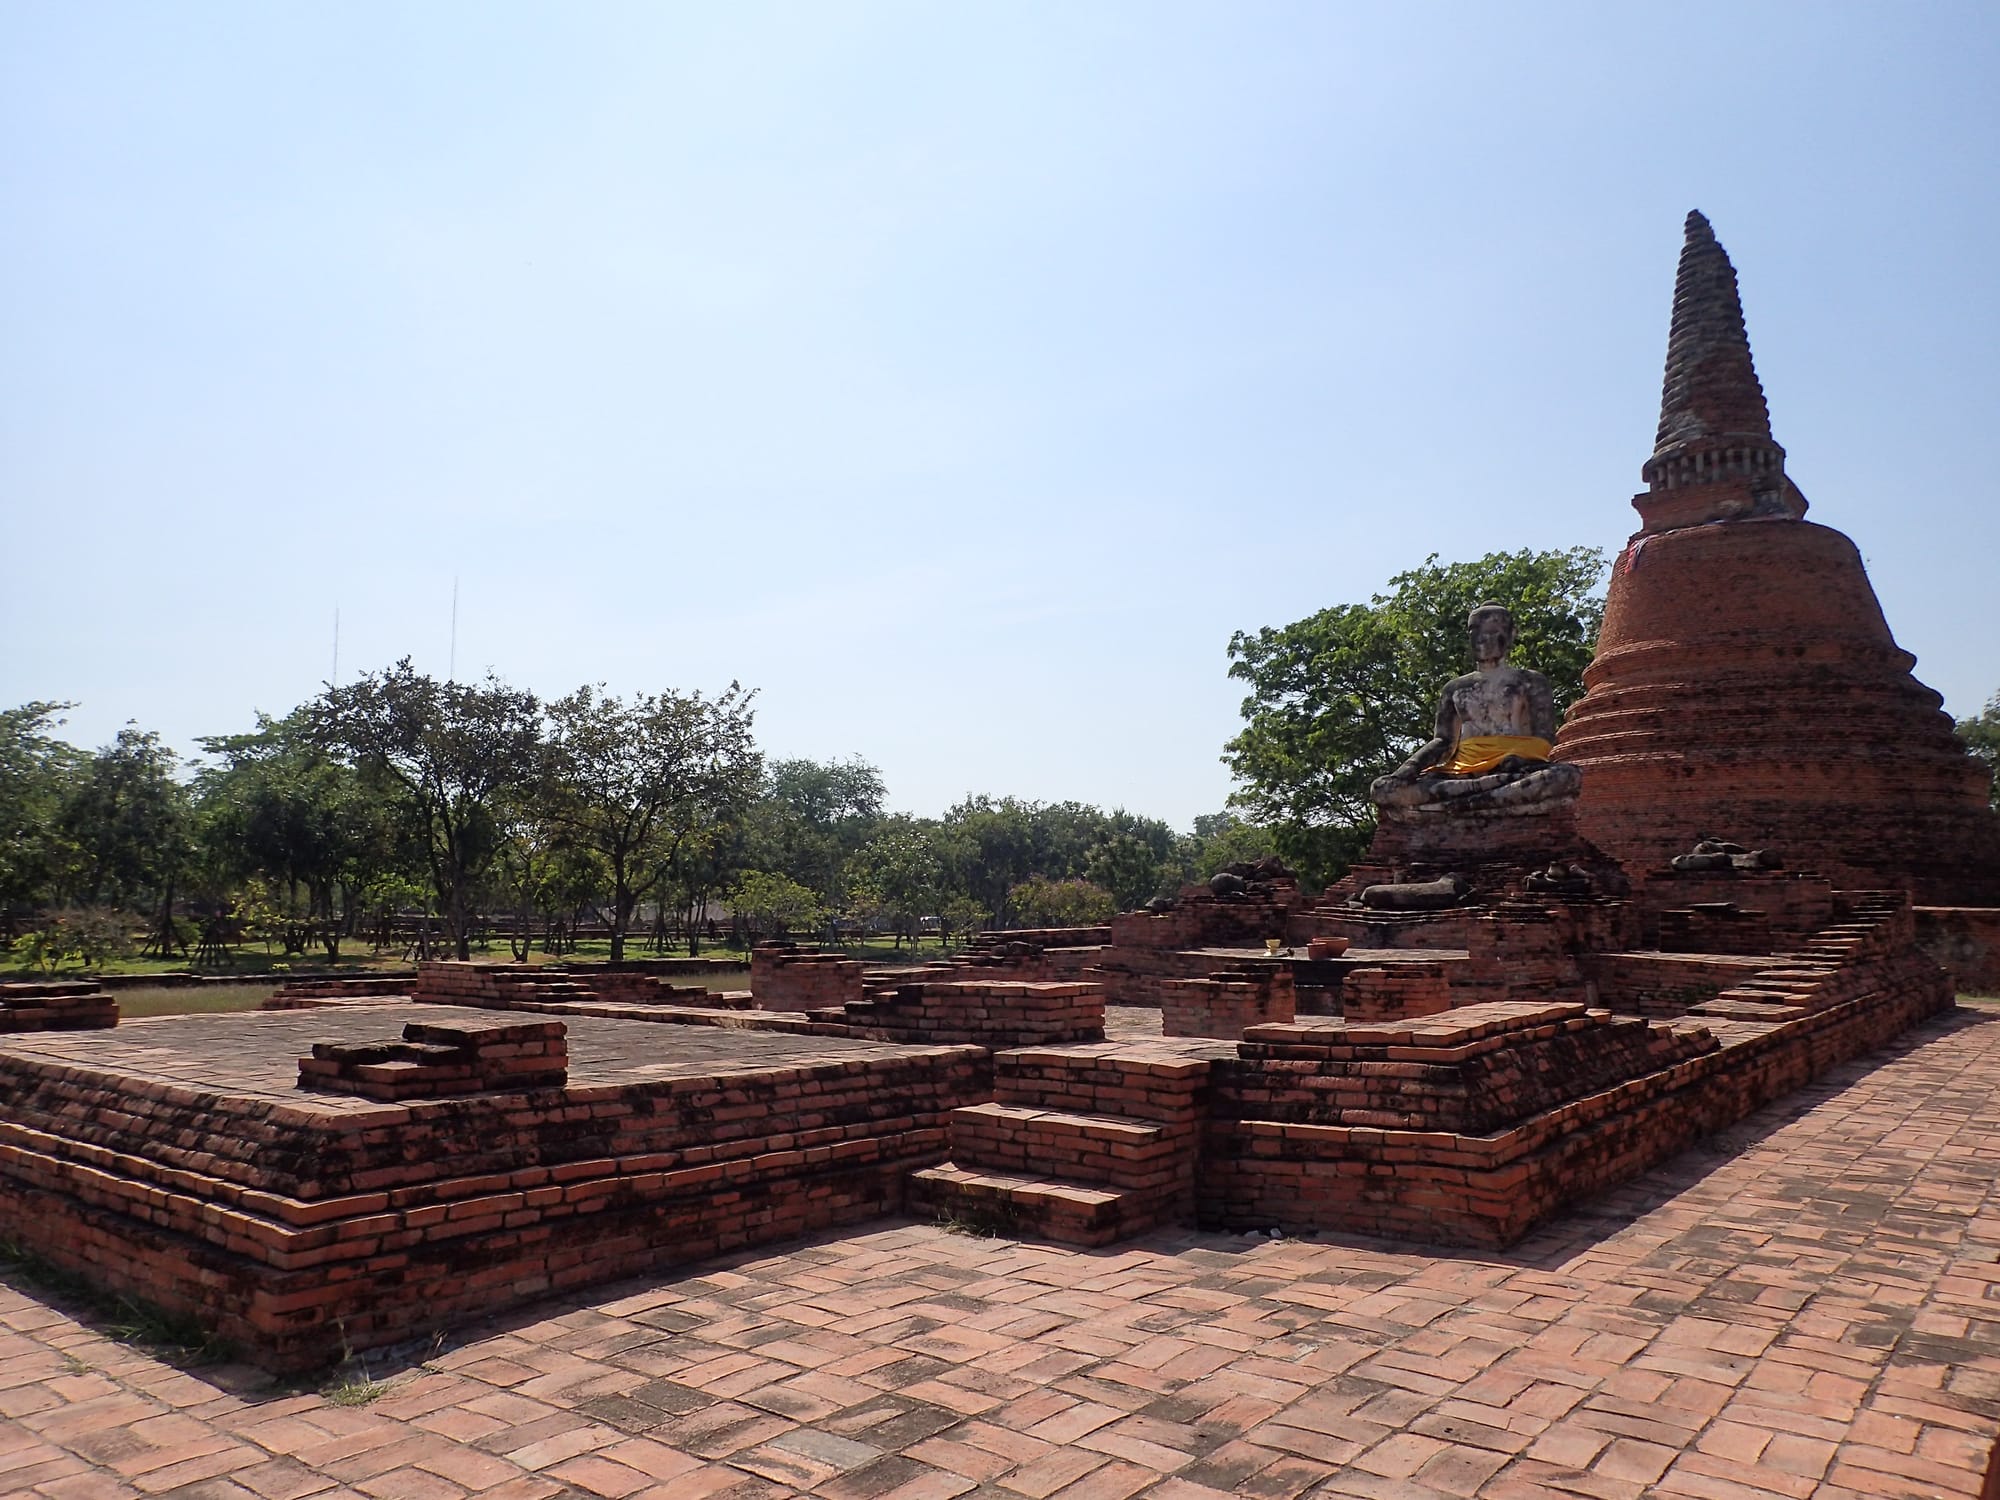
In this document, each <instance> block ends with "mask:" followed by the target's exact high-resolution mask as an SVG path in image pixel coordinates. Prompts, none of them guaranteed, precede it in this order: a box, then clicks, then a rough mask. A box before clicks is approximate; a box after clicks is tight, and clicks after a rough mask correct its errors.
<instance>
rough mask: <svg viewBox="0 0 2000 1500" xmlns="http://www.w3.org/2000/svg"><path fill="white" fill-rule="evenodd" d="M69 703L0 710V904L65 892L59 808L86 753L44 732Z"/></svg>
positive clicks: (44, 899) (41, 900)
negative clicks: (63, 888) (63, 889)
mask: <svg viewBox="0 0 2000 1500" xmlns="http://www.w3.org/2000/svg"><path fill="white" fill-rule="evenodd" d="M71 707H74V705H73V704H68V703H24V704H22V705H21V706H20V707H19V708H10V709H6V710H0V909H8V908H17V907H28V906H37V905H45V904H50V903H53V902H55V901H57V900H58V899H60V897H61V895H62V894H63V892H62V890H61V885H62V881H63V876H64V874H65V871H66V869H67V868H68V866H69V863H70V860H69V849H68V846H67V844H66V841H65V840H64V838H63V836H62V830H61V815H62V808H63V803H64V802H65V801H66V800H67V799H68V797H69V795H70V792H71V790H72V789H73V788H74V786H75V784H76V782H77V781H78V779H79V778H80V777H81V775H82V773H83V769H84V767H85V766H86V765H87V764H88V763H89V760H90V757H89V756H88V755H86V754H85V753H84V752H83V751H81V750H79V749H77V748H76V746H74V745H71V744H67V743H65V742H64V741H62V740H59V739H57V738H55V736H53V735H52V734H50V733H48V731H49V730H50V729H51V728H53V727H54V726H55V725H57V724H60V723H61V722H62V721H61V719H59V718H57V717H56V716H57V715H58V714H60V713H62V711H63V710H64V709H67V708H71Z"/></svg>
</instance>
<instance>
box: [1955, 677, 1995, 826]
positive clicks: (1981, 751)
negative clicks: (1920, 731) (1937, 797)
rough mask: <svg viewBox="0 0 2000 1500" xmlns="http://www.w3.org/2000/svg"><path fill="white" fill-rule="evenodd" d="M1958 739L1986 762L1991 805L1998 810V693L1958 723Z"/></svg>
mask: <svg viewBox="0 0 2000 1500" xmlns="http://www.w3.org/2000/svg"><path fill="white" fill-rule="evenodd" d="M1958 737H1959V738H1960V739H1962V740H1964V741H1965V748H1966V749H1968V750H1970V751H1971V752H1972V753H1973V754H1974V755H1975V756H1977V757H1978V758H1979V759H1980V760H1983V761H1985V762H1986V769H1987V771H1988V772H1989V773H1990V774H1991V776H1992V791H1991V793H1990V796H1991V800H1992V803H1993V805H1994V806H1995V807H1996V808H2000V693H1995V694H1994V695H1993V696H1992V697H1991V698H1988V699H1987V700H1986V707H1985V708H1984V709H1983V710H1981V711H1980V713H1979V714H1978V715H1977V716H1976V717H1974V718H1970V719H1960V720H1959V721H1958Z"/></svg>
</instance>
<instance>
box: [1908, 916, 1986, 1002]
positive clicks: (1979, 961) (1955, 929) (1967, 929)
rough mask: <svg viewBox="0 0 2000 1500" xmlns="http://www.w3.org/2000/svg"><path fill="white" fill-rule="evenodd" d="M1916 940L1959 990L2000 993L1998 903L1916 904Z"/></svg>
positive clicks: (1972, 992)
mask: <svg viewBox="0 0 2000 1500" xmlns="http://www.w3.org/2000/svg"><path fill="white" fill-rule="evenodd" d="M1916 923H1917V942H1918V944H1919V945H1920V946H1921V947H1922V948H1923V950H1924V951H1925V952H1926V953H1928V954H1929V955H1930V956H1931V957H1932V958H1934V959H1936V960H1937V961H1938V962H1939V963H1941V964H1943V965H1944V966H1945V967H1946V968H1947V969H1949V970H1951V975H1952V980H1953V982H1954V983H1956V984H1957V985H1958V987H1959V989H1960V990H1961V991H1964V992H1966V993H1968V994H1974V995H2000V906H1919V907H1917V908H1916Z"/></svg>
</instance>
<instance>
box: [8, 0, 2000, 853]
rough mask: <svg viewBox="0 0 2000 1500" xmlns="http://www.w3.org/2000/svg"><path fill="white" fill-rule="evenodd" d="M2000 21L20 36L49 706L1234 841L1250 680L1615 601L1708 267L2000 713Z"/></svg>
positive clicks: (17, 200)
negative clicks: (1505, 565)
mask: <svg viewBox="0 0 2000 1500" xmlns="http://www.w3.org/2000/svg"><path fill="white" fill-rule="evenodd" d="M1996 76H2000V11H1996V10H1995V9H1994V8H1993V7H1991V6H1990V5H1980V4H1949V3H1941V4H1927V5H1923V6H1916V5H1902V4H1883V5H1872V6H1856V5H1842V4H1835V3H1812V4H1754V3H1753V4H1729V5H1714V6H1704V5H1699V4H1696V5H1676V6H1671V7H1669V6H1648V7H1634V6H1605V5H1596V4H1592V5H1552V4H1544V5H1527V4H1523V5H1509V6H1501V5H1491V4H1467V5H1451V4H1437V5H1383V6H1360V5H1336V4H1332V3H1325V4H1321V3H1313V4H1306V3H1299V4H1291V5H1269V4H1254V3H1249V4H1245V3H1231V4H1227V5H1223V4H1213V5H1203V6H1193V5H1171V4H1162V3H1154V0H1148V3H1138V4H1116V3H1093V4H1087V5H1075V4H1047V5H1040V4H1026V3H1008V4H990V5H978V4H970V3H963V4H961V3H952V4H944V3H933V4H924V5H899V4H890V5H859V4H854V5H848V4H834V3H827V4H793V5H759V4H733V5H727V6H725V5H706V6H668V5H659V4H643V5H615V4H608V3H607V4H594V5H591V6H587V7H572V6H555V5H543V6H522V5H504V4H476V5H475V4H466V5H447V4H425V5H412V6H409V7H389V6H381V5H368V4H357V5H341V6H305V5H282V6H280V5H268V4H255V5H221V4H181V5H173V6H143V5H137V4H133V5H96V4H54V3H47V4H25V3H19V0H15V3H10V4H6V5H4V6H0V214H4V226H5V232H4V233H0V512H4V517H5V532H4V536H5V539H6V540H5V546H6V550H7V562H8V567H7V570H6V580H5V584H4V589H0V700H4V701H5V702H7V703H15V702H20V701H23V700H26V699H30V698H62V699H73V700H76V701H77V703H78V707H77V708H76V709H75V710H74V711H73V712H72V713H71V715H70V716H69V724H68V728H67V730H66V732H67V733H69V734H70V735H71V737H72V738H74V739H76V740H77V741H78V742H80V743H84V744H90V745H94V744H97V743H101V742H103V741H105V740H108V739H109V738H110V737H111V736H112V735H113V734H114V733H115V732H116V730H117V728H118V726H119V725H120V724H122V723H123V722H125V721H126V720H127V719H132V720H136V721H137V722H138V723H139V724H141V725H142V726H145V727H148V728H154V729H158V730H159V731H161V733H162V734H163V735H165V737H166V738H167V739H168V740H169V741H170V742H172V743H174V744H176V745H178V746H180V747H181V748H183V749H188V750H191V749H192V748H193V743H194V740H195V737H196V736H198V735H203V734H215V733H225V732H231V731H235V730H238V729H241V728H246V727H248V726H249V724H250V722H251V718H252V714H253V712H254V711H255V710H258V709H263V710H266V711H271V712H282V711H284V710H286V709H288V708H290V707H291V706H292V705H294V704H296V703H298V702H300V701H302V700H303V699H304V698H306V697H308V696H310V695H311V694H312V693H313V692H314V691H315V690H316V689H317V687H318V685H319V684H320V682H321V681H322V680H323V679H324V678H325V677H326V676H327V674H328V672H329V671H330V670H331V667H332V646H333V621H334V614H335V610H336V609H338V611H339V614H340V620H341V637H340V666H341V669H342V672H343V675H346V674H349V673H351V672H353V671H355V670H358V669H362V668H369V667H378V666H384V665H387V664H389V663H390V662H392V661H393V660H394V659H395V658H397V657H399V656H401V655H404V654H406V653H407V654H409V655H411V656H413V657H414V658H415V659H416V662H417V664H418V665H419V667H421V668H425V669H429V670H432V671H435V672H438V673H442V672H443V671H444V670H445V668H446V665H447V657H448V655H449V652H450V645H451V596H452V583H453V579H454V577H456V578H457V579H458V588H459V610H458V637H457V642H458V644H457V667H458V671H459V673H460V675H470V674H475V673H477V672H479V671H481V670H483V669H485V668H487V667H491V668H492V669H494V670H495V671H497V672H498V673H500V675H502V676H503V677H505V678H507V679H508V680H510V681H512V682H515V683H518V684H521V685H524V686H528V687H532V688H535V689H537V690H539V691H543V692H546V693H551V694H553V693H560V692H563V691H566V690H568V689H569V688H571V687H573V686H575V685H577V684H578V683H581V682H584V681H602V682H604V683H606V684H608V685H609V686H610V687H611V688H612V689H613V690H614V691H623V692H629V691H635V690H651V689H658V688H665V687H676V688H681V689H691V688H703V689H714V688H718V687H721V686H724V685H726V684H727V683H728V682H729V681H730V680H731V679H732V678H736V679H740V680H741V681H743V682H744V683H745V684H746V685H750V686H754V687H756V688H758V689H759V690H760V698H759V704H760V714H759V729H760V739H761V741H762V743H763V745H764V747H765V748H766V750H767V751H769V752H770V753H773V754H779V755H810V756H814V757H822V758H823V757H828V756H844V755H848V754H859V755H862V756H865V757H867V758H868V759H869V760H872V761H874V762H875V763H876V764H878V765H879V766H881V767H882V769H883V772H884V774H885V776H886V778H887V781H888V784H889V789H890V794H891V801H892V803H893V804H894V805H895V806H898V807H901V808H905V809H909V810H912V811H917V812H926V813H934V812H938V811H941V810H942V809H943V808H944V807H945V806H946V805H948V804H949V803H950V802H952V801H954V800H956V799H957V798H958V797H959V796H961V795H962V794H964V793H966V792H968V791H983V792H990V793H994V794H1004V793H1012V794H1016V795H1021V796H1028V797H1037V798H1044V799H1055V798H1069V797H1073V798H1077V799H1080V800H1085V801H1091V802H1098V803H1102V804H1105V805H1114V804H1122V805H1125V806H1128V807H1131V808H1133V809H1135V810H1139V811H1144V812H1147V813H1151V814H1154V815H1156V816H1162V817H1166V818H1168V819H1169V820H1170V821H1173V822H1175V823H1176V824H1181V825H1185V824H1186V823H1187V822H1188V821H1189V820H1190V819H1192V818H1193V817H1194V816H1195V815H1196V814H1198V813H1202V812H1206V811H1211V810H1214V809H1216V808H1218V807H1220V806H1221V804H1222V802H1223V799H1224V798H1225V796H1226V795H1227V793H1228V791H1229V780H1228V776H1227V772H1226V771H1225V770H1224V769H1223V767H1222V766H1221V765H1220V764H1219V762H1218V759H1217V756H1218V754H1219V751H1220V747H1221V745H1222V742H1223V741H1224V740H1225V739H1226V738H1227V737H1228V736H1229V735H1230V734H1231V733H1233V732H1234V729H1235V727H1236V725H1237V722H1238V720H1237V704H1238V702H1239V699H1240V697H1241V693H1240V690H1239V689H1238V688H1237V686H1236V685H1235V684H1232V683H1230V682H1229V681H1228V679H1227V678H1226V676H1225V675H1224V674H1225V670H1226V666H1227V661H1226V657H1225V647H1226V644H1227V642H1228V639H1229V636H1230V634H1231V632H1232V631H1234V630H1237V629H1254V628H1255V627H1258V626H1261V625H1266V624H1281V623H1284V622H1286V621H1289V620H1293V619H1297V618H1300V617H1301V616H1304V615H1306V614H1309V613H1311V612H1312V611H1313V610H1316V609H1318V608H1321V607H1323V606H1325V605H1328V604H1333V603H1341V602H1347V601H1354V600H1360V599H1364V598H1366V597H1367V596H1368V595H1369V594H1371V593H1372V592H1374V591H1376V590H1377V589H1379V588H1380V587H1381V586H1382V585H1383V584H1384V583H1385V581H1386V580H1387V579H1388V578H1389V577H1390V576H1391V575H1392V574H1394V573H1396V572H1398V571H1400V570H1402V569H1404V568H1407V567H1410V566H1413V565H1415V564H1417V563H1420V562H1421V561H1422V560H1423V559H1424V557H1425V556H1426V555H1427V554H1429V553H1432V552H1436V553H1439V554H1441V555H1442V556H1443V558H1445V559H1446V560H1448V561H1449V560H1458V559H1462V558H1471V557H1476V556H1479V555H1480V554H1482V553H1485V552H1487V551H1491V550H1495V549H1499V548H1509V549H1511V548H1517V547H1523V546H1526V547H1537V548H1540V547H1556V546H1569V545H1578V544H1582V545H1590V546H1597V547H1602V548H1605V549H1607V550H1615V549H1616V548H1617V547H1618V546H1619V545H1620V544H1621V543H1622V541H1623V540H1624V538H1625V536H1626V535H1627V534H1628V533H1629V532H1630V531H1631V530H1632V529H1633V527H1634V526H1635V525H1636V521H1635V519H1634V517H1633V513H1632V511H1631V510H1630V508H1629V500H1630V497H1631V495H1632V493H1633V492H1634V491H1635V490H1636V489H1637V488H1638V485H1639V465H1640V463H1641V461H1642V460H1643V459H1644V458H1645V457H1646V455H1647V453H1648V452H1649V451H1650V449H1651V444H1652V434H1653V423H1654V419H1655V415H1656V412H1657V405H1658V399H1659V379H1660V366H1661V360H1662V356H1663V354H1664V350H1665V344H1666V330H1667V317H1668V311H1669V306H1670V300H1671V291H1672V281H1673V268H1674V261H1675V257H1676V255H1677V254H1678V250H1679V241H1680V225H1681V219H1682V216H1683V215H1684V214H1685V213H1686V211H1687V210H1688V209H1689V208H1691V207H1699V208H1701V209H1702V210H1703V211H1704V212H1706V213H1707V214H1708V215H1709V217H1710V218H1711V219H1712V220H1713V221H1714V224H1715V227H1716V231H1717V234H1718V236H1719V237H1720V238H1721V240H1722V242H1723V243H1724V245H1725V246H1726V247H1727V248H1728V249H1729V251H1730V253H1731V255H1732V257H1733V258H1734V259H1735V261H1736V265H1737V268H1738V271H1739V273H1740V276H1741V280H1742V287H1743V294H1744V301H1745V306H1746V310H1747V313H1748V318H1749V325H1750V334H1751V341H1752V345H1753V348H1754V350H1755V354H1756V358H1757V365H1758V370H1759V373H1760V374H1761V375H1762V376H1763V379H1764V384H1765V389H1766V391H1767V393H1768V395H1769V397H1770V405H1771V411H1772V419H1773V424H1774V428H1775V431H1776V434H1777V437H1778V440H1779V441H1780V442H1781V443H1783V444H1784V445H1785V446H1786V448H1787V449H1788V450H1789V452H1790V467H1791V472H1792V474H1793V477H1794V478H1795V479H1796V481H1797V482H1798V483H1799V485H1800V487H1801V488H1802V489H1803V490H1804V491H1805V493H1806V495H1807V497H1808V498H1809V499H1810V500H1811V502H1812V505H1813V511H1812V519H1814V520H1817V521H1821V522H1824V523H1825V524H1827V525H1830V526H1834V527H1837V528H1839V529H1841V530H1843V531H1846V532H1848V533H1849V534H1850V535H1851V536H1853V537H1854V538H1855V540H1856V541H1857V542H1858V543H1859V545H1860V547H1861V550H1862V552H1863V555H1864V556H1865V557H1866V558H1867V559H1868V563H1869V567H1870V571H1871V576H1872V578H1873V580H1874V583H1875V587H1876V591H1877V593H1878V594H1879V595H1880V596H1881V599H1882V602H1883V605H1884V608H1885V610H1886V611H1887V613H1888V617H1889V621H1890V624H1891V626H1892V628H1893V629H1894V630H1895V632H1896V635H1897V638H1898V639H1899V641H1900V642H1901V643H1902V644H1903V645H1904V646H1905V647H1906V648H1907V649H1909V650H1911V651H1913V652H1915V653H1916V654H1917V656H1918V658H1919V663H1918V667H1917V673H1918V675H1919V676H1920V677H1921V678H1922V679H1923V680H1924V681H1925V682H1927V683H1929V684H1930V685H1931V686H1933V687H1935V688H1937V689H1938V690H1939V691H1940V692H1942V693H1943V694H1944V695H1945V698H1946V705H1947V707H1948V708H1949V709H1950V710H1952V711H1953V712H1954V713H1956V714H1959V715H1965V714H1969V713H1973V712H1976V711H1977V710H1978V708H1979V706H1980V705H1981V703H1982V702H1983V701H1984V700H1985V699H1986V698H1987V697H1988V696H1989V695H1990V694H1992V693H1993V692H1994V691H1995V690H1996V689H2000V651H1996V649H1995V648H1994V645H1993V636H1992V632H1991V629H1990V626H1989V623H1988V622H1989V619H1990V610H1991V607H1992V594H1993V590H1994V581H1995V579H1996V578H2000V520H1996V511H2000V506H1996V504H1995V499H1996V496H1995V487H1996V486H1995V479H1994V474H1995V462H1994V458H1993V455H1992V452H1991V445H1992V438H1993V434H1994V432H1995V429H1996V421H1995V417H1996V407H2000V369H1997V368H1996V361H1995V359H1994V351H1995V350H1996V348H2000V283H1997V282H1996V278H1995V275H1994V271H1993V267H1994V264H1995V250H1994V247H1995V245H1996V244H2000V207H1996V194H1995V184H1996V183H2000V89H1995V88H1994V86H1993V82H1992V80H1993V79H1994V78H1995V77H1996Z"/></svg>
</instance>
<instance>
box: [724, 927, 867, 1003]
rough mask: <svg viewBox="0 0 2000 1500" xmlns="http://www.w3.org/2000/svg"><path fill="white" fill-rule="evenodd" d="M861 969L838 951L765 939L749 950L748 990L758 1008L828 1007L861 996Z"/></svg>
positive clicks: (857, 962)
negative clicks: (803, 946) (814, 950)
mask: <svg viewBox="0 0 2000 1500" xmlns="http://www.w3.org/2000/svg"><path fill="white" fill-rule="evenodd" d="M861 971H862V964H861V963H860V962H859V961H858V960H856V959H852V958H847V957H844V956H843V955H841V954H838V953H814V952H809V951H808V950H806V949H803V948H798V947H795V946H793V945H791V944H789V943H765V944H763V945H761V946H760V947H757V948H754V949H752V950H751V953H750V994H751V996H752V997H753V999H754V1003H755V1005H756V1007H757V1009H759V1010H798V1011H813V1010H832V1009H836V1008H838V1007H840V1006H843V1005H846V1004H847V1003H848V1002H849V1001H851V1000H859V999H861V997H862V980H861Z"/></svg>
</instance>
